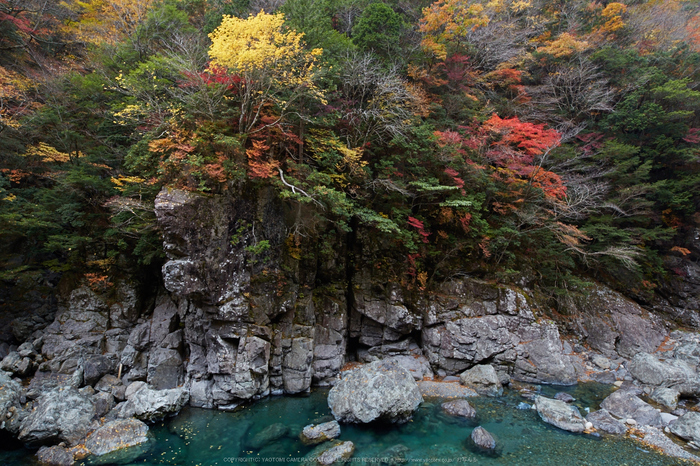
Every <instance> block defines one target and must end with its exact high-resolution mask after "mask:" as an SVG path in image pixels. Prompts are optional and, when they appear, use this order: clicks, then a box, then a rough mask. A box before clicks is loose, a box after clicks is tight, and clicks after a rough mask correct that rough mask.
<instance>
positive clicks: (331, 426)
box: [299, 421, 340, 445]
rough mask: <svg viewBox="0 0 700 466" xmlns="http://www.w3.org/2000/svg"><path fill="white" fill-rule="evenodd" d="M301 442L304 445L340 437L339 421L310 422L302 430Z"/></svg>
mask: <svg viewBox="0 0 700 466" xmlns="http://www.w3.org/2000/svg"><path fill="white" fill-rule="evenodd" d="M299 437H300V438H301V442H302V443H303V444H304V445H316V444H317V443H321V442H325V441H326V440H330V439H334V438H338V437H340V425H339V424H338V422H337V421H330V422H324V423H323V424H317V425H313V424H310V425H308V426H306V427H304V430H302V431H301V435H300V436H299Z"/></svg>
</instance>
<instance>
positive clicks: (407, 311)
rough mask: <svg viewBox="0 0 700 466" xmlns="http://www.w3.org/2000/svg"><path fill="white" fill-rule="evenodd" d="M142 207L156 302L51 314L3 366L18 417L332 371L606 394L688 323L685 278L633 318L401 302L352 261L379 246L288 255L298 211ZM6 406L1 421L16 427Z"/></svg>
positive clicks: (496, 302) (72, 303)
mask: <svg viewBox="0 0 700 466" xmlns="http://www.w3.org/2000/svg"><path fill="white" fill-rule="evenodd" d="M252 193H255V194H254V195H253V194H252ZM155 209H156V215H157V219H158V222H159V224H160V227H161V229H162V231H163V240H164V249H165V252H166V254H167V258H168V260H167V262H166V263H165V264H164V266H163V268H162V276H163V285H164V288H160V289H154V290H149V291H146V292H145V293H144V292H138V291H137V290H138V287H137V286H136V285H135V284H132V283H129V282H127V281H121V282H120V283H119V284H117V285H116V286H115V288H114V289H113V290H112V292H111V293H110V295H109V296H107V295H100V294H97V293H95V292H93V291H92V290H90V289H89V288H87V287H84V286H83V287H79V288H77V289H74V290H72V291H71V292H70V293H69V294H68V296H67V297H65V298H64V299H62V300H60V301H59V304H58V310H57V311H56V317H55V320H54V321H53V322H52V323H51V324H50V325H48V326H47V327H45V328H43V329H36V330H35V331H34V332H33V333H32V334H31V336H30V337H29V338H28V343H26V344H25V345H23V347H20V348H16V349H15V350H14V351H12V352H10V354H9V355H8V356H7V357H5V359H4V360H3V362H2V369H3V370H5V371H8V372H12V373H13V374H14V375H15V376H19V377H27V376H30V375H31V374H33V373H34V372H36V374H37V375H36V376H35V377H34V379H33V381H32V384H34V385H35V386H36V388H37V389H36V390H35V391H36V393H35V394H34V395H33V396H29V397H26V398H29V402H30V404H31V400H32V399H37V398H39V397H40V396H41V394H42V393H44V392H45V391H46V390H48V389H50V388H51V387H52V386H56V384H59V383H61V381H63V382H66V381H68V382H69V383H72V384H73V386H74V387H75V388H76V389H77V388H80V387H86V386H91V387H92V386H94V387H97V388H99V387H102V388H103V389H104V390H102V389H98V392H99V393H109V395H100V396H101V397H102V398H103V399H104V400H102V401H100V400H97V399H92V398H91V399H90V405H91V406H93V407H94V406H97V408H94V409H97V410H98V411H99V410H102V411H104V406H102V405H104V404H105V403H106V404H107V407H108V408H110V409H111V408H112V407H113V406H114V404H115V403H118V402H121V404H117V407H116V408H115V410H116V411H115V412H116V413H117V414H115V416H117V417H129V416H130V415H134V412H135V409H136V406H137V405H138V402H137V399H138V396H137V395H138V393H141V395H139V396H142V397H143V396H145V395H144V393H147V392H145V391H143V390H146V389H145V388H144V389H143V390H141V391H139V392H138V393H136V389H131V388H130V389H131V390H132V393H128V394H127V393H126V392H125V389H126V387H127V386H128V385H129V384H131V383H132V382H139V381H141V382H147V383H148V385H149V386H150V387H149V388H148V390H152V391H153V394H150V392H149V395H148V396H150V397H157V396H161V395H160V393H161V392H163V393H166V391H167V390H172V389H176V388H177V387H179V388H178V390H180V391H179V392H177V393H175V392H173V395H172V397H173V400H174V401H173V403H174V404H173V406H176V407H177V406H181V404H182V402H183V400H185V399H186V398H187V395H188V397H189V398H188V399H189V403H190V404H191V405H193V406H198V407H206V408H215V407H218V408H221V409H227V408H231V407H233V406H236V405H237V404H239V403H241V402H243V401H245V400H250V399H255V398H259V397H264V396H266V395H269V394H283V393H288V394H294V393H300V392H304V391H307V390H309V388H310V387H311V386H312V385H313V384H318V385H332V384H334V383H335V381H336V380H337V378H338V376H339V373H340V371H341V368H342V367H343V366H344V365H345V364H346V363H348V362H351V361H359V362H371V361H375V360H378V359H385V358H388V357H396V360H397V361H400V363H401V364H402V365H404V366H405V367H406V368H407V369H408V370H409V371H410V372H411V373H412V375H413V376H414V377H415V378H416V379H421V378H424V377H432V376H433V375H436V376H439V377H445V376H452V375H456V374H458V373H461V372H462V371H464V370H466V369H469V368H471V367H473V366H475V365H480V364H482V365H483V364H489V365H492V366H493V367H494V368H495V369H496V371H497V374H498V377H499V379H500V380H501V381H502V382H503V383H507V382H508V381H510V380H516V381H523V382H532V383H556V384H574V383H576V382H577V381H588V380H597V381H601V382H607V383H613V382H615V381H619V380H631V377H630V375H629V374H628V372H627V368H626V367H627V366H628V360H630V359H631V358H633V357H634V356H635V355H637V354H638V353H655V352H657V351H658V350H660V349H661V350H664V349H668V348H667V346H668V345H669V344H670V343H669V341H672V340H669V334H670V331H671V330H673V329H674V328H675V327H676V326H677V325H678V323H682V324H685V325H688V326H695V325H696V322H700V320H698V318H699V317H698V309H697V306H696V305H697V301H698V290H699V287H698V285H697V283H698V281H697V279H696V277H697V271H696V270H695V269H693V270H690V271H688V272H687V275H688V276H689V277H690V279H689V280H687V281H675V282H673V283H670V284H669V286H668V287H667V288H668V289H669V290H672V289H677V292H676V293H675V294H674V293H670V294H668V295H667V297H666V298H663V299H659V300H657V301H655V304H654V303H653V304H652V305H650V306H647V307H648V308H649V309H650V310H651V311H654V312H650V310H648V309H645V308H643V307H642V306H640V305H639V304H637V303H636V302H634V301H632V300H630V299H628V298H626V297H625V296H623V295H621V294H619V293H617V292H615V291H613V290H611V289H610V288H607V287H606V286H604V285H601V284H596V285H594V286H591V287H590V288H588V289H587V290H585V292H580V293H578V294H575V295H571V296H569V297H567V298H566V299H562V300H560V303H559V306H558V308H557V309H556V310H553V309H552V308H551V307H550V305H549V301H548V300H545V299H544V298H543V297H542V296H540V295H539V294H538V292H537V291H536V289H535V288H534V287H532V286H528V284H527V281H524V282H523V284H522V285H520V286H514V285H504V284H499V283H496V282H492V281H488V280H483V279H478V278H474V277H468V276H461V277H458V278H454V279H452V280H448V281H445V282H444V283H442V284H440V285H438V286H436V287H434V288H433V289H432V290H431V291H430V292H422V291H419V290H416V289H410V288H406V287H404V286H402V285H401V284H400V283H397V282H395V281H394V280H392V279H391V278H388V275H387V274H386V273H384V272H383V271H382V270H381V269H378V268H375V267H372V266H370V265H369V264H368V263H367V262H365V261H363V257H364V256H366V255H367V254H369V252H368V251H372V250H376V249H377V248H379V247H380V245H377V244H372V235H371V232H367V231H356V232H355V233H354V234H352V235H346V236H339V237H335V238H331V243H332V245H333V254H332V255H322V254H314V253H313V251H314V250H313V248H307V252H305V253H301V252H299V251H300V249H302V248H298V247H297V245H295V244H294V243H293V241H291V240H290V238H291V237H292V235H291V234H290V232H291V231H293V230H294V229H295V228H298V225H297V223H296V222H297V221H298V216H299V212H298V211H297V212H294V211H292V210H290V209H289V208H288V206H287V205H285V203H284V202H283V201H280V200H279V199H278V198H277V197H276V196H275V195H274V193H273V192H272V191H254V190H252V191H250V192H244V191H243V190H242V189H241V190H238V191H235V190H232V191H231V192H229V193H228V194H225V195H201V194H193V193H189V192H185V191H179V190H163V191H162V192H161V193H160V194H159V196H158V198H157V200H156V204H155ZM308 251H311V252H308ZM691 268H692V267H691ZM674 287H675V288H674ZM664 345H666V346H664ZM13 349H14V348H13ZM115 376H118V377H120V378H119V379H118V378H117V377H115ZM47 381H52V382H47ZM47 384H48V385H47ZM51 384H53V385H51ZM132 385H133V384H132ZM30 387H31V386H30ZM47 387H48V388H47ZM105 387H106V388H105ZM140 387H141V386H139V388H140ZM42 390H43V391H42ZM81 390H82V388H81ZM30 392H31V390H30ZM13 393H14V392H13ZM183 393H184V395H183ZM166 395H167V393H166ZM166 395H162V396H166ZM8 396H9V395H8ZM12 396H13V397H14V396H15V395H12ZM21 396H25V395H21ZM77 396H78V395H76V397H77ZM86 396H87V395H86ZM90 396H94V395H90ZM168 396H170V395H168ZM17 397H20V395H17ZM166 398H167V397H166ZM149 399H150V398H149ZM19 401H21V400H19V398H18V399H17V400H15V399H14V398H12V397H11V402H8V403H9V404H8V405H7V407H6V408H7V409H9V407H14V408H13V409H15V410H16V411H17V412H18V413H19V412H20V411H21V410H22V409H23V408H21V406H20V403H19ZM26 401H27V400H24V401H22V402H23V403H26ZM99 403H102V405H99ZM129 403H131V405H129ZM100 406H102V408H100ZM25 407H26V409H29V406H28V405H25ZM3 409H5V408H3ZM91 409H92V408H91ZM107 411H108V412H111V411H109V410H107ZM112 411H114V410H112ZM166 411H167V410H166ZM25 417H26V416H25ZM8 419H9V418H8ZM144 419H146V418H144ZM21 422H22V416H20V415H18V420H17V423H16V425H14V424H13V427H12V429H14V430H13V431H14V432H17V431H18V430H20V424H21ZM8 425H9V424H8ZM94 427H96V426H94ZM4 428H6V427H4ZM6 429H9V427H8V428H6ZM54 437H55V436H54ZM54 437H52V438H54ZM35 443H37V444H40V443H51V440H47V439H44V440H43V441H37V442H35Z"/></svg>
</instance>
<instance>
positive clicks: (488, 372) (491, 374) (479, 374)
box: [459, 365, 503, 396]
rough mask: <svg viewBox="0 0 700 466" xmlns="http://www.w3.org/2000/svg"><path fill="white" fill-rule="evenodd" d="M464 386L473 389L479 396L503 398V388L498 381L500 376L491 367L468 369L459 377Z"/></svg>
mask: <svg viewBox="0 0 700 466" xmlns="http://www.w3.org/2000/svg"><path fill="white" fill-rule="evenodd" d="M459 381H460V383H461V384H462V385H466V386H467V387H470V388H473V389H474V390H476V392H477V393H478V394H479V395H486V396H501V395H503V387H501V382H500V381H499V380H498V375H497V374H496V371H495V369H494V368H493V366H491V365H477V366H474V367H472V368H471V369H468V370H466V371H464V372H462V374H461V375H460V376H459Z"/></svg>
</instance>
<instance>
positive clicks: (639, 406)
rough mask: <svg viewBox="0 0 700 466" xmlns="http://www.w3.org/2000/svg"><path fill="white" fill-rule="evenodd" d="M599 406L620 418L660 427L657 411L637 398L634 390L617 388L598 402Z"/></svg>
mask: <svg viewBox="0 0 700 466" xmlns="http://www.w3.org/2000/svg"><path fill="white" fill-rule="evenodd" d="M600 407H601V408H604V409H606V410H608V412H609V413H610V414H612V415H613V416H616V417H618V418H621V419H634V420H635V421H637V423H638V424H643V425H648V426H653V427H661V426H662V425H663V422H662V421H661V416H660V415H659V413H658V411H656V410H655V409H654V408H653V407H652V406H651V405H649V404H648V403H645V402H644V401H642V400H641V399H639V398H638V397H637V396H636V395H635V394H634V392H630V391H627V390H622V389H621V390H618V391H616V392H614V393H612V394H611V395H610V396H608V397H607V398H606V399H605V400H603V402H602V403H601V404H600Z"/></svg>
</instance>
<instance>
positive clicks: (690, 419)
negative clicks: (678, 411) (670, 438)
mask: <svg viewBox="0 0 700 466" xmlns="http://www.w3.org/2000/svg"><path fill="white" fill-rule="evenodd" d="M669 429H670V430H671V432H672V433H674V434H675V435H677V436H679V437H680V438H682V439H685V440H688V441H693V442H695V443H700V413H696V412H695V411H688V412H687V413H685V414H684V415H682V416H681V417H679V418H678V419H676V420H675V421H673V422H672V423H671V425H670V426H669Z"/></svg>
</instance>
